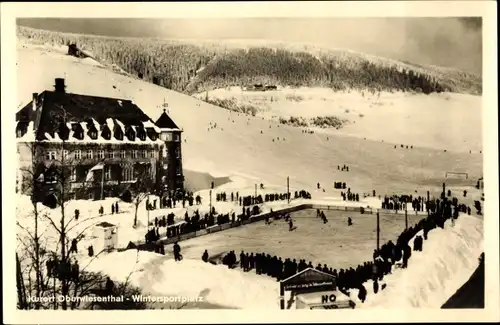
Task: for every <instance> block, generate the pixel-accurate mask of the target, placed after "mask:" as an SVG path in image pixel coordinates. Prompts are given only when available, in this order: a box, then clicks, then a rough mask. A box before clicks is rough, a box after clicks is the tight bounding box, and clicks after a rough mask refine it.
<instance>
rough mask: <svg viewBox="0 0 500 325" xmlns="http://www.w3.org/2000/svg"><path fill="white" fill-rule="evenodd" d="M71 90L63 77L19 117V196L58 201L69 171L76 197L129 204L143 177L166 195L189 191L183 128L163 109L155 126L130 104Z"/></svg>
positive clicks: (71, 191) (69, 191)
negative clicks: (109, 198)
mask: <svg viewBox="0 0 500 325" xmlns="http://www.w3.org/2000/svg"><path fill="white" fill-rule="evenodd" d="M65 89H66V86H65V84H64V79H62V78H57V79H56V80H55V90H54V91H51V90H45V91H44V92H42V93H41V94H37V93H34V94H33V97H32V101H31V102H30V103H29V104H27V105H26V106H25V107H23V108H22V109H21V110H20V111H19V112H18V113H17V114H16V121H17V126H16V138H17V152H18V156H19V160H20V166H19V169H18V179H17V184H18V185H17V190H18V191H19V192H21V193H23V194H33V196H34V199H35V200H36V201H38V202H40V201H44V200H46V199H47V197H49V196H50V195H52V196H54V195H57V193H60V191H58V190H57V189H56V188H55V187H56V186H58V185H57V184H59V183H61V182H58V179H57V178H58V175H64V174H61V173H62V172H60V170H68V177H65V176H62V177H65V179H68V180H69V184H68V186H65V188H67V189H65V194H64V195H68V196H69V197H70V198H76V199H99V198H102V196H104V197H107V196H122V197H129V198H130V197H131V196H133V195H134V192H135V191H139V190H141V189H140V188H138V186H139V185H137V184H139V183H141V182H142V181H143V180H144V178H147V179H148V180H150V183H153V184H154V185H153V186H152V189H151V190H152V191H154V192H156V193H157V194H160V195H165V194H167V193H170V194H173V192H175V191H178V190H182V189H183V183H184V182H183V181H184V176H183V172H182V155H181V133H182V130H181V129H179V127H178V126H177V125H176V124H175V123H174V121H173V120H172V119H171V118H170V117H169V116H168V115H167V113H166V112H165V110H164V111H163V114H162V115H161V116H160V117H159V119H158V120H157V121H156V122H153V121H152V120H151V118H150V117H149V116H147V115H146V114H145V113H144V112H143V111H142V110H141V109H140V108H139V107H138V106H137V105H136V104H134V103H133V102H132V101H130V100H126V99H116V98H107V97H96V96H87V95H80V94H72V93H68V92H66V90H65ZM60 166H63V167H64V168H59V167H60ZM58 168H59V169H58ZM56 170H59V172H56ZM90 173H92V177H89V174H90ZM59 177H61V176H59ZM59 180H61V178H59ZM91 181H92V185H89V184H90V183H91ZM65 182H66V181H64V183H65ZM83 189H85V190H83ZM66 192H67V193H66Z"/></svg>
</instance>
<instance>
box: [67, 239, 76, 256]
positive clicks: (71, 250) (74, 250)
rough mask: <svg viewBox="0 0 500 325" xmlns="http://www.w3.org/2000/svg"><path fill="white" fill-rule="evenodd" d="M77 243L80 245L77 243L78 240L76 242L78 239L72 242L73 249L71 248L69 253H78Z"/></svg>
mask: <svg viewBox="0 0 500 325" xmlns="http://www.w3.org/2000/svg"><path fill="white" fill-rule="evenodd" d="M77 243H78V242H77V240H76V239H73V240H72V241H71V248H70V250H69V252H70V253H73V252H74V253H78V248H77Z"/></svg>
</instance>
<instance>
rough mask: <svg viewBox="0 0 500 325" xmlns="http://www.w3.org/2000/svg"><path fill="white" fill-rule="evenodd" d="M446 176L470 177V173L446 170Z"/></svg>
mask: <svg viewBox="0 0 500 325" xmlns="http://www.w3.org/2000/svg"><path fill="white" fill-rule="evenodd" d="M444 177H445V178H462V179H463V178H465V179H469V174H468V173H458V172H446V174H445V175H444Z"/></svg>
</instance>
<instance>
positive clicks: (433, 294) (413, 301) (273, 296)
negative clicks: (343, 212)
mask: <svg viewBox="0 0 500 325" xmlns="http://www.w3.org/2000/svg"><path fill="white" fill-rule="evenodd" d="M316 221H318V220H315V219H313V220H310V222H316ZM206 237H210V236H206ZM188 242H189V241H188ZM188 242H186V245H187V243H188ZM208 250H209V251H210V248H209V247H208ZM482 251H483V222H482V220H481V219H479V218H477V217H474V216H468V215H461V216H460V217H459V219H458V220H457V221H456V223H455V225H454V226H452V225H451V223H450V222H448V223H447V224H446V226H445V229H443V230H441V229H435V230H433V231H431V232H430V233H429V237H428V240H427V241H424V245H423V252H413V254H412V257H411V259H410V261H409V266H408V268H407V269H406V270H402V269H395V270H394V272H393V274H390V275H388V276H386V277H385V283H386V284H387V287H386V289H385V290H383V291H381V292H379V293H378V294H376V295H374V294H372V285H371V281H368V282H367V283H365V287H366V288H367V290H368V298H367V301H366V302H365V303H364V304H362V303H360V302H358V301H357V292H356V290H353V291H352V294H351V297H352V299H353V300H355V301H357V302H358V305H357V308H365V307H366V308H375V307H382V308H388V307H390V308H418V307H426V308H440V307H441V306H442V304H444V302H445V301H446V300H447V299H448V298H449V297H450V296H451V295H452V294H453V293H454V292H455V291H456V290H457V289H458V288H459V287H460V286H461V285H462V284H463V283H464V282H465V281H466V280H467V279H468V278H469V277H470V276H471V275H472V273H473V272H474V270H475V268H476V267H477V265H478V264H477V263H478V257H479V255H480V254H481V252H482ZM237 252H238V251H237ZM136 261H137V263H136ZM117 264H120V268H116V267H115V265H117ZM89 269H90V270H94V271H103V272H106V273H107V274H109V275H110V277H111V278H113V279H115V280H119V281H124V280H125V279H127V278H128V277H130V279H129V280H130V281H131V283H133V284H135V285H138V286H140V287H141V288H143V289H144V290H145V291H146V292H152V293H155V294H157V295H166V296H169V295H173V296H175V295H184V296H189V297H196V296H199V295H202V296H203V297H204V298H205V301H208V302H212V303H214V304H218V305H221V306H226V307H236V308H242V309H252V308H258V309H277V308H279V300H278V296H279V285H278V283H277V282H276V280H274V279H272V278H270V277H266V276H260V275H256V274H255V273H253V272H248V273H244V272H242V271H241V270H239V269H228V268H227V267H224V266H221V265H217V266H215V265H212V264H210V263H203V262H202V261H201V260H200V258H199V257H197V258H190V257H189V256H187V255H186V256H185V258H184V260H182V261H181V262H175V261H173V259H172V256H171V252H170V251H167V255H166V256H162V255H158V254H155V253H150V252H137V251H135V250H128V251H125V252H121V253H111V254H105V255H102V256H100V257H99V258H98V259H97V260H96V261H95V262H93V263H92V264H91V266H90V267H89ZM131 273H132V275H130V274H131Z"/></svg>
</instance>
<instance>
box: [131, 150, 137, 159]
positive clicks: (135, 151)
mask: <svg viewBox="0 0 500 325" xmlns="http://www.w3.org/2000/svg"><path fill="white" fill-rule="evenodd" d="M132 158H137V150H132Z"/></svg>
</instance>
